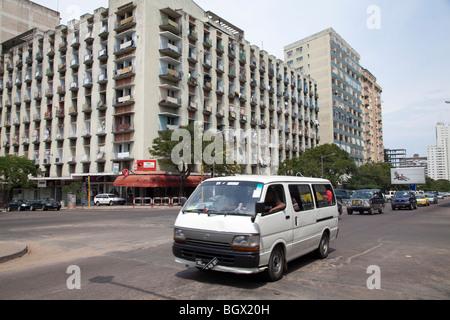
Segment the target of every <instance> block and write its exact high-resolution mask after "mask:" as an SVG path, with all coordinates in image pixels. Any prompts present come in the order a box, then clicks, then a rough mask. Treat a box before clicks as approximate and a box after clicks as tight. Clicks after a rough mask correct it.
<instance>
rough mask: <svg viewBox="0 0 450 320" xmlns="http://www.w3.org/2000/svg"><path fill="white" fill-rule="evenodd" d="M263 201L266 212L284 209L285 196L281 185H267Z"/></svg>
mask: <svg viewBox="0 0 450 320" xmlns="http://www.w3.org/2000/svg"><path fill="white" fill-rule="evenodd" d="M264 203H265V206H266V214H267V213H268V214H270V213H275V212H279V211H282V210H284V208H286V197H285V195H284V188H283V185H281V184H276V185H271V186H269V188H268V189H267V192H266V198H265V199H264ZM277 207H279V209H276V208H277Z"/></svg>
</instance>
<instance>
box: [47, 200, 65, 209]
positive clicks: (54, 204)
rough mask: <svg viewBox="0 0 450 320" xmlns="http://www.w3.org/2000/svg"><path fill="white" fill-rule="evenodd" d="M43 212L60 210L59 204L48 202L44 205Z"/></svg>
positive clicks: (53, 201) (52, 201)
mask: <svg viewBox="0 0 450 320" xmlns="http://www.w3.org/2000/svg"><path fill="white" fill-rule="evenodd" d="M43 210H58V211H59V210H61V203H60V202H58V201H55V200H53V199H50V200H48V201H47V202H46V203H45V205H44V209H43Z"/></svg>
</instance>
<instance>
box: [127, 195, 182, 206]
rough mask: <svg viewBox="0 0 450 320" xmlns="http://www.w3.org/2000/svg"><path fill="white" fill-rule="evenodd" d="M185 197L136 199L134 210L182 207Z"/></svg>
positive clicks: (134, 199) (134, 200)
mask: <svg viewBox="0 0 450 320" xmlns="http://www.w3.org/2000/svg"><path fill="white" fill-rule="evenodd" d="M182 199H186V198H184V197H154V198H151V197H136V198H133V208H134V207H140V206H150V207H152V208H153V207H174V206H181V205H182Z"/></svg>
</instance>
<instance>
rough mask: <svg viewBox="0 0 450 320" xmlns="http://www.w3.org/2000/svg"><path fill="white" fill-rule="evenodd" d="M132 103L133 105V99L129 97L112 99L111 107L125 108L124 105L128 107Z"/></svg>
mask: <svg viewBox="0 0 450 320" xmlns="http://www.w3.org/2000/svg"><path fill="white" fill-rule="evenodd" d="M133 103H134V97H133V96H131V95H128V96H123V97H118V98H116V99H114V102H113V106H114V107H118V106H126V105H130V104H133Z"/></svg>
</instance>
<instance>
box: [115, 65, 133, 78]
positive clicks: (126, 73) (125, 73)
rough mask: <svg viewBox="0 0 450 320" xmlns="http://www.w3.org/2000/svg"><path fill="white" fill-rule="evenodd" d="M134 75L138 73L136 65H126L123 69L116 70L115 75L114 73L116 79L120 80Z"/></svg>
mask: <svg viewBox="0 0 450 320" xmlns="http://www.w3.org/2000/svg"><path fill="white" fill-rule="evenodd" d="M134 75H136V73H135V71H134V67H133V66H129V67H126V68H123V69H119V70H116V72H115V75H114V80H120V79H124V78H128V77H131V76H134Z"/></svg>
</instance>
